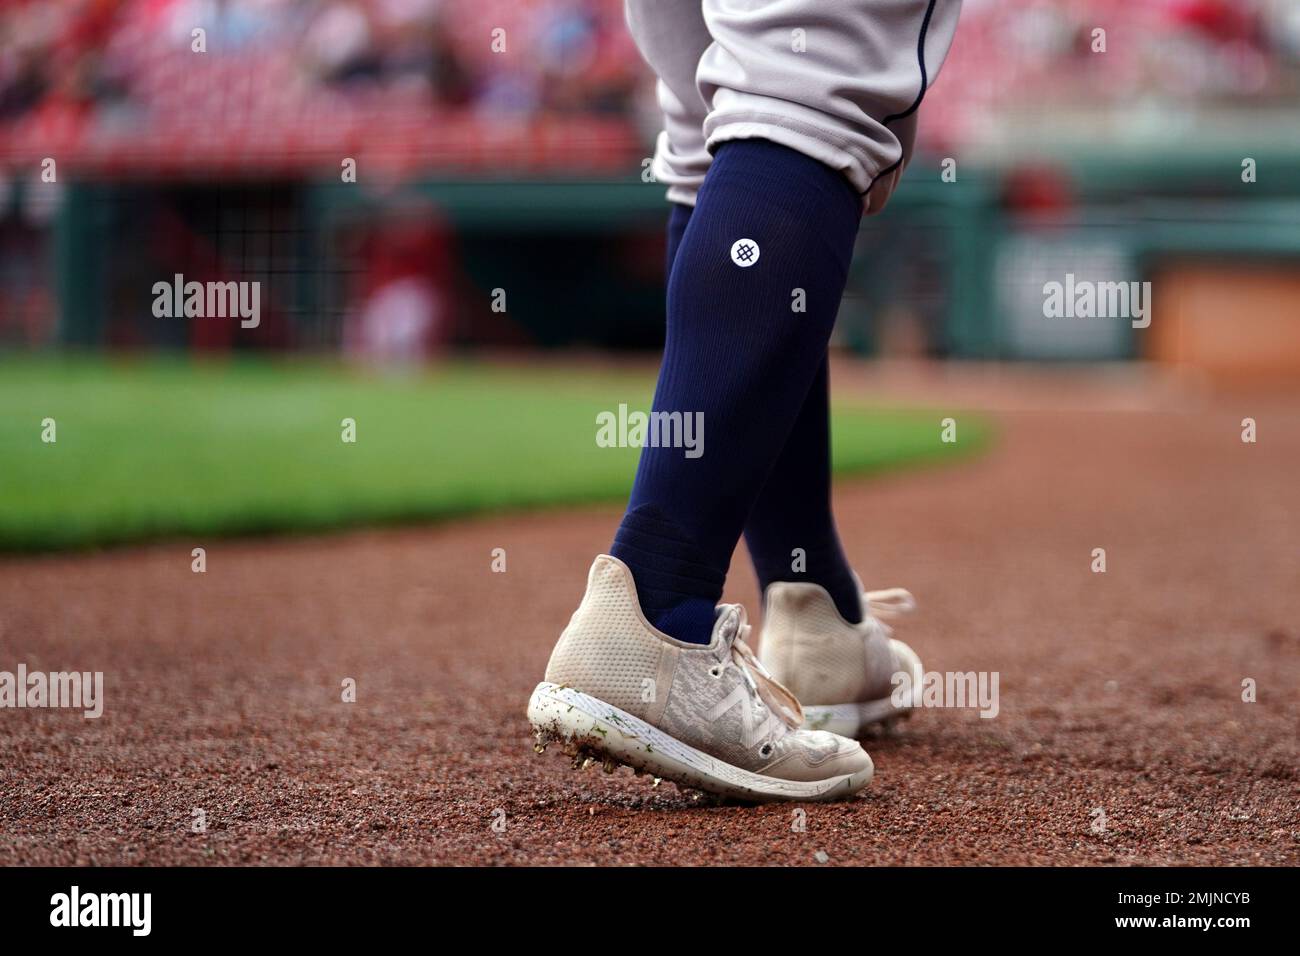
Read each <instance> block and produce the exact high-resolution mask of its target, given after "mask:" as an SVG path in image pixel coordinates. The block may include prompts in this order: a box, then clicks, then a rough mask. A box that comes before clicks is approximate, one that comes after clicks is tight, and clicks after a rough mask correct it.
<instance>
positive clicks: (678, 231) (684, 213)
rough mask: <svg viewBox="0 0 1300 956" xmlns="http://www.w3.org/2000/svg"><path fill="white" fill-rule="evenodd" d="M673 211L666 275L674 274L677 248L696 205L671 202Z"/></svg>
mask: <svg viewBox="0 0 1300 956" xmlns="http://www.w3.org/2000/svg"><path fill="white" fill-rule="evenodd" d="M670 205H671V206H672V211H671V212H669V213H668V250H667V251H668V255H667V259H668V262H667V264H666V265H667V267H666V268H665V269H664V275H665V276H670V275H672V274H673V263H674V262H676V261H677V249H678V247H679V246H681V244H682V236H683V235H685V234H686V224H687V223H688V222H690V221H691V213H692V212H694V210H695V207H694V206H687V205H684V204H682V203H679V202H675V203H670Z"/></svg>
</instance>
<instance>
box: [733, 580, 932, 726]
mask: <svg viewBox="0 0 1300 956" xmlns="http://www.w3.org/2000/svg"><path fill="white" fill-rule="evenodd" d="M764 605H765V609H764V615H763V639H762V642H761V644H760V645H759V657H760V659H761V660H762V662H763V665H764V666H765V667H766V668H767V669H768V671H769V672H770V673H771V674H772V676H773V677H774V678H775V679H777V680H779V681H781V683H783V684H784V685H785V686H787V687H789V688H790V690H791V691H792V692H793V693H794V694H795V695H796V696H797V697H798V698H799V699H800V701H802V702H803V711H804V726H805V727H807V728H811V729H816V730H829V731H831V732H832V733H836V734H843V735H844V736H846V737H858V736H861V734H862V733H863V732H864V731H865V730H867V728H869V727H871V726H872V725H873V724H885V723H889V722H892V721H894V720H897V719H899V718H902V717H906V716H908V715H909V714H910V713H911V711H912V707H913V706H914V702H915V700H914V698H915V695H919V694H920V691H921V686H922V680H923V677H924V672H923V671H922V669H921V659H920V658H919V657H917V655H916V652H915V651H913V650H912V649H911V648H910V647H908V646H907V645H906V644H904V643H903V642H902V641H899V640H896V639H895V638H894V637H893V631H892V630H891V629H890V628H889V626H888V625H887V624H885V623H884V622H883V621H882V620H880V618H882V617H896V616H897V615H899V614H903V613H906V612H909V611H912V610H915V608H916V601H915V599H914V598H913V597H912V595H911V594H910V593H909V592H907V591H905V590H903V589H902V588H890V589H889V590H887V591H867V592H866V593H864V594H863V595H862V623H860V624H850V623H849V622H848V621H846V620H844V618H843V617H841V616H840V613H839V611H838V610H837V609H836V607H835V602H834V601H833V600H831V596H830V594H828V593H827V592H826V589H825V588H823V587H821V586H820V585H817V584H806V583H791V582H784V581H778V582H776V583H773V584H770V585H768V588H767V593H766V595H765V596H764ZM904 674H905V675H906V678H904V677H903V676H901V675H904ZM896 675H899V676H896Z"/></svg>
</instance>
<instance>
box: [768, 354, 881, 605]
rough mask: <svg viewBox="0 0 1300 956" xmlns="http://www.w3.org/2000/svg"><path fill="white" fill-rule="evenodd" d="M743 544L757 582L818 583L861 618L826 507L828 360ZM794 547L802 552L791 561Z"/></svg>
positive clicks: (828, 475) (828, 502)
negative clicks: (746, 549)
mask: <svg viewBox="0 0 1300 956" xmlns="http://www.w3.org/2000/svg"><path fill="white" fill-rule="evenodd" d="M745 544H746V545H748V547H749V556H750V558H751V559H752V560H753V562H754V571H755V573H756V574H757V575H758V584H759V588H760V589H761V590H763V591H766V590H767V586H768V585H769V584H771V583H772V582H773V581H807V582H809V583H811V584H820V585H821V586H822V587H824V588H825V589H826V591H827V593H828V594H830V596H831V600H832V601H834V602H835V607H836V609H837V610H838V611H839V612H840V614H841V616H843V618H844V619H845V620H846V621H849V622H850V623H852V624H857V623H858V622H859V621H861V620H862V606H861V603H860V602H861V595H860V594H859V593H858V585H857V582H856V581H855V580H854V579H853V571H852V570H851V569H850V568H849V562H848V560H847V559H846V558H845V557H844V550H843V548H841V547H840V538H839V535H838V534H837V533H836V531H835V518H834V516H833V513H832V511H831V432H830V367H829V364H828V362H827V361H826V359H824V358H823V359H822V364H821V368H819V369H818V370H817V378H816V379H815V380H814V381H813V385H812V388H811V389H810V390H809V391H808V397H807V398H805V399H804V403H803V409H802V411H800V412H799V418H798V420H797V421H796V422H795V425H794V429H793V430H792V431H791V432H790V437H789V438H787V439H786V442H785V447H784V448H783V449H781V457H780V458H778V459H777V461H776V465H775V466H774V467H773V468H772V473H771V474H770V475H769V476H768V478H767V484H765V485H764V486H763V491H762V493H761V494H760V495H759V496H758V501H757V502H756V503H755V505H754V510H753V511H751V512H750V513H749V520H748V521H746V522H745ZM795 549H801V550H802V552H803V553H802V555H801V559H802V560H799V561H796V556H795V553H794V552H795Z"/></svg>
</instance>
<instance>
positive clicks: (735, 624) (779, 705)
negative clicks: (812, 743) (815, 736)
mask: <svg viewBox="0 0 1300 956" xmlns="http://www.w3.org/2000/svg"><path fill="white" fill-rule="evenodd" d="M724 613H726V614H729V615H731V617H732V621H728V622H727V623H726V624H724V625H723V627H724V630H723V640H724V641H729V646H728V647H727V649H726V650H724V651H723V654H722V660H721V664H722V666H723V667H735V668H736V669H737V670H738V671H739V672H740V676H741V678H742V679H743V680H744V682H745V684H746V686H747V687H748V688H749V692H750V698H751V699H755V698H756V699H757V700H758V701H759V702H760V703H761V704H762V705H763V707H764V708H765V709H766V710H767V712H768V713H769V714H771V715H773V716H775V717H776V718H777V719H776V720H768V721H767V729H766V733H765V734H764V743H766V744H768V745H771V744H773V743H775V742H776V741H777V740H779V739H780V738H781V737H784V736H785V734H786V732H787V731H789V730H795V729H797V728H798V727H799V726H801V725H802V724H803V707H802V706H801V705H800V704H799V699H798V698H797V697H795V695H794V694H792V693H791V692H790V690H789V689H788V688H787V687H785V686H784V685H783V684H781V682H780V681H778V680H777V679H776V678H775V677H773V676H772V675H771V673H770V672H769V671H768V669H767V668H766V667H764V666H763V665H762V664H761V663H760V662H759V660H758V657H757V655H755V654H754V651H753V650H752V649H751V648H750V646H749V644H748V643H747V641H746V638H748V637H749V634H750V631H751V630H752V628H751V626H750V624H749V621H748V618H747V616H746V614H745V609H744V608H743V607H741V606H740V605H739V604H733V605H729V606H728V607H727V610H726V611H725V612H724Z"/></svg>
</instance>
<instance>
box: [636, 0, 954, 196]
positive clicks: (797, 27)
mask: <svg viewBox="0 0 1300 956" xmlns="http://www.w3.org/2000/svg"><path fill="white" fill-rule="evenodd" d="M960 9H961V0H626V12H627V22H628V26H629V28H630V29H631V31H632V36H633V38H634V39H635V40H636V44H637V47H638V48H639V49H640V51H641V55H642V56H643V57H645V60H646V62H647V63H649V64H650V67H651V68H652V69H653V70H654V71H655V73H656V75H657V76H658V84H657V87H656V91H657V94H658V99H659V106H660V108H661V109H662V110H663V114H664V130H663V132H662V133H660V134H659V139H658V143H657V144H656V147H655V158H654V163H653V166H652V171H653V172H654V175H655V178H656V179H658V181H659V182H661V183H666V184H667V185H668V198H669V200H671V201H673V202H678V203H684V204H686V205H694V204H695V194H696V191H697V190H698V189H699V187H700V184H701V183H702V182H703V181H704V174H705V173H706V172H707V171H708V168H709V162H710V158H711V154H712V152H713V151H714V150H715V149H716V148H717V147H718V146H719V145H720V144H721V143H725V142H727V141H728V140H736V139H767V140H771V141H772V142H775V143H780V144H781V145H783V146H788V147H790V148H791V149H796V150H798V151H799V152H801V153H804V154H805V155H807V156H811V157H812V158H813V159H817V160H820V161H821V162H823V163H825V164H826V165H828V166H830V167H832V168H833V169H838V170H840V171H842V172H843V173H844V175H845V176H847V177H848V178H849V181H850V182H852V183H853V185H854V187H855V188H856V189H857V190H858V192H860V193H861V194H862V198H863V205H864V208H865V210H866V212H867V213H868V214H870V213H874V212H878V211H880V209H882V208H883V207H884V205H885V203H886V201H888V199H889V196H890V193H892V192H893V190H894V187H895V186H896V185H897V183H898V179H899V176H901V175H902V172H903V168H904V166H906V165H907V162H908V160H909V158H910V157H911V153H912V146H913V143H914V141H915V138H916V118H917V108H918V107H919V106H920V105H921V99H922V97H923V96H924V95H925V90H926V88H927V87H928V86H929V84H930V83H932V82H934V78H935V76H937V75H938V72H939V67H940V65H941V64H942V63H943V59H944V57H945V56H946V55H947V53H948V47H949V44H951V42H952V36H953V31H954V30H955V29H956V27H957V15H958V12H959V10H960Z"/></svg>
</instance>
